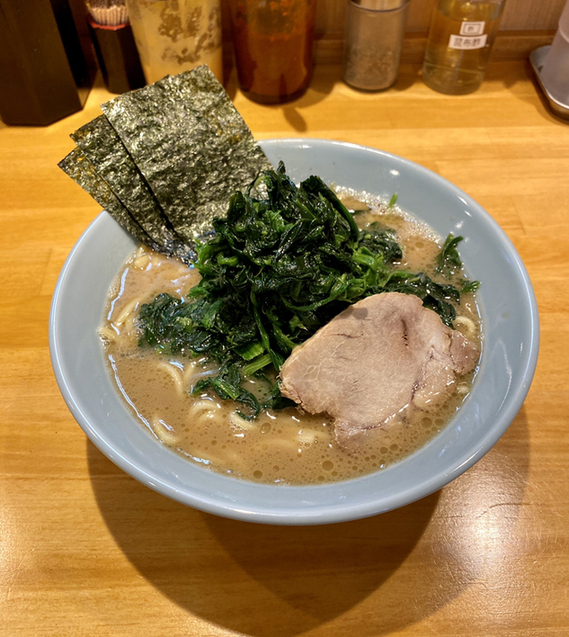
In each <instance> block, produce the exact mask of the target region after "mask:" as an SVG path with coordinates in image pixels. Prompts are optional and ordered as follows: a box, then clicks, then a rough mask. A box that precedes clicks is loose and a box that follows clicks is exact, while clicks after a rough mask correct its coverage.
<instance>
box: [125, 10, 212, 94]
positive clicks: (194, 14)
mask: <svg viewBox="0 0 569 637" xmlns="http://www.w3.org/2000/svg"><path fill="white" fill-rule="evenodd" d="M126 6H127V9H128V14H129V17H130V24H131V27H132V32H133V34H134V40H135V42H136V47H137V49H138V53H139V55H140V62H141V63H142V69H143V71H144V75H145V77H146V81H147V82H148V84H152V83H154V82H156V81H158V80H160V79H162V78H163V77H164V76H165V75H177V74H178V73H181V72H182V71H189V70H190V69H193V68H195V67H197V66H201V65H202V64H207V65H208V66H209V68H210V69H211V71H212V72H213V73H214V74H215V76H216V77H217V79H218V80H219V81H220V82H223V55H222V35H221V8H220V5H219V0H126Z"/></svg>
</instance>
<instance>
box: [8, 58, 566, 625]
mask: <svg viewBox="0 0 569 637" xmlns="http://www.w3.org/2000/svg"><path fill="white" fill-rule="evenodd" d="M228 91H229V92H230V94H231V96H232V97H233V98H234V101H235V104H236V106H237V108H238V109H239V110H240V111H241V113H242V115H243V116H244V118H245V120H246V121H247V123H248V124H249V126H250V127H251V129H252V131H253V133H254V135H255V136H256V137H257V138H258V139H265V138H274V137H298V136H301V137H302V136H306V137H320V138H326V139H336V140H343V141H349V142H355V143H360V144H365V145H368V146H373V147H376V148H380V149H383V150H386V151H389V152H392V153H395V154H398V155H402V156H403V157H406V158H408V159H410V160H413V161H415V162H418V163H419V164H422V165H423V166H426V167H428V168H430V169H431V170H434V171H435V172H437V173H439V174H441V175H443V176H444V177H446V178H447V179H449V180H450V181H452V182H453V183H455V184H456V185H458V186H459V187H461V188H462V189H464V190H465V191H466V192H468V193H469V194H470V195H471V196H472V197H473V198H474V199H476V200H477V201H478V202H479V203H480V204H481V205H482V206H484V207H485V208H486V209H487V210H488V211H489V213H490V214H491V215H492V216H493V217H494V219H496V221H497V222H498V223H499V224H500V225H501V227H502V228H503V229H504V230H505V231H506V233H507V234H508V236H509V237H510V238H511V240H512V241H513V243H514V244H515V246H516V248H517V250H518V251H519V253H520V254H521V256H522V259H523V260H524V262H525V264H526V266H527V268H528V271H529V274H530V276H531V279H532V281H533V284H534V286H535V291H536V295H537V300H538V304H539V310H540V318H541V329H542V332H541V338H542V341H541V351H540V358H539V363H538V367H537V372H536V376H535V379H534V382H533V385H532V387H531V389H530V392H529V395H528V397H527V400H526V402H525V404H524V406H523V408H522V409H521V411H520V413H519V414H518V416H517V418H516V419H515V421H514V422H513V424H512V426H511V427H510V429H509V430H508V431H507V433H506V434H505V435H504V436H503V438H502V439H501V440H500V442H499V443H498V444H497V445H496V446H495V447H494V449H492V450H491V451H490V452H489V453H488V454H487V455H486V456H485V457H484V458H483V459H482V460H481V461H480V462H479V463H478V464H477V465H475V466H474V467H473V468H472V469H470V470H469V471H468V472H466V473H465V474H464V475H463V476H462V477H460V478H459V479H457V480H455V481H454V482H453V483H451V484H450V485H448V486H447V487H445V488H444V489H442V490H441V491H440V492H438V493H435V494H433V495H431V496H429V497H427V498H425V499H423V500H421V501H419V502H416V503H414V504H411V505H409V506H407V507H405V508H403V509H400V510H397V511H393V512H391V513H387V514H384V515H380V516H376V517H373V518H369V519H366V520H361V521H355V522H350V523H343V524H339V525H332V526H318V527H305V528H295V527H292V528H289V527H273V526H263V525H255V524H249V523H244V522H238V521H232V520H227V519H222V518H218V517H215V516H213V515H209V514H205V513H201V512H199V511H195V510H192V509H190V508H186V507H185V506H183V505H181V504H178V503H176V502H173V501H170V500H169V499H167V498H165V497H163V496H161V495H158V494H157V493H154V492H153V491H151V490H150V489H148V488H146V487H145V486H143V485H141V484H139V483H138V482H137V481H136V480H134V479H133V478H131V477H129V476H128V475H126V474H124V473H123V472H122V471H121V470H119V469H118V468H117V467H116V466H115V465H114V464H113V463H112V462H111V461H109V460H108V459H107V458H106V457H105V456H103V455H102V454H101V453H100V452H99V451H98V450H97V449H96V448H95V447H94V445H93V444H91V443H90V442H89V441H88V440H87V438H86V437H85V435H84V434H83V432H82V430H81V429H80V428H79V426H78V425H77V424H76V422H75V421H74V419H73V417H72V416H71V414H70V412H69V411H68V409H67V407H66V405H65V403H64V401H63V399H62V397H61V395H60V393H59V390H58V388H57V385H56V382H55V378H54V376H53V373H52V369H51V364H50V358H49V352H48V331H47V325H48V315H49V308H50V302H51V295H52V293H53V290H54V286H55V283H56V280H57V276H58V273H59V271H60V269H61V267H62V265H63V262H64V259H65V257H66V256H67V254H68V253H69V251H70V250H71V248H72V247H73V245H74V243H75V242H76V241H77V239H78V238H79V236H80V235H81V233H82V232H83V231H84V230H85V228H86V227H87V226H88V224H89V223H90V222H91V221H92V220H93V218H94V217H95V216H96V215H97V214H98V212H99V207H98V206H97V204H95V203H94V202H93V201H92V200H91V199H90V198H89V197H88V196H87V195H86V194H85V193H84V192H83V191H82V190H81V189H80V188H79V187H78V186H76V185H75V184H74V183H73V182H72V181H71V180H70V179H69V178H68V177H67V176H66V175H64V174H63V173H62V172H61V171H60V170H59V169H58V168H57V162H58V161H59V160H60V159H62V158H63V156H64V155H65V154H66V153H67V152H68V151H69V150H71V148H72V142H71V140H70V139H69V137H68V135H69V134H70V133H71V132H72V131H74V130H75V129H77V128H78V127H79V126H80V125H82V124H83V123H85V122H87V121H89V120H91V119H92V118H93V117H95V116H96V115H97V114H98V113H99V109H98V105H99V104H100V103H102V102H104V101H106V100H107V99H109V97H110V96H109V94H108V93H107V92H106V90H105V89H104V88H102V87H101V86H98V87H96V88H95V89H94V90H93V91H92V92H91V94H90V96H89V99H88V102H87V105H86V107H85V109H84V110H83V111H82V112H80V113H77V114H75V115H73V116H71V117H68V118H66V119H64V120H62V121H59V122H57V123H55V124H53V125H52V126H49V127H46V128H19V127H5V126H3V125H2V124H0V127H1V128H0V224H1V226H0V227H1V231H0V245H1V254H2V259H1V260H0V281H2V295H1V299H0V307H1V311H2V314H1V315H2V329H1V331H0V347H1V356H2V367H3V371H2V374H1V375H0V405H1V421H0V636H1V637H32V636H33V637H45V636H48V635H49V636H54V637H55V636H57V637H62V636H67V635H70V636H73V637H80V636H82V635H85V636H87V635H88V636H89V637H91V636H92V635H97V636H98V637H104V636H107V635H108V636H112V637H119V636H120V637H122V636H130V635H133V636H134V635H136V636H137V637H138V636H140V635H141V634H142V635H144V636H145V637H151V636H156V637H166V636H168V637H177V636H182V635H184V636H185V635H192V636H198V635H199V636H202V635H208V636H209V635H211V636H214V635H215V636H221V635H252V636H255V637H273V636H276V637H280V636H283V637H289V636H296V635H307V636H308V635H310V636H311V637H317V636H318V637H320V636H325V637H329V636H344V635H346V634H351V635H358V636H372V635H373V636H376V635H377V636H379V635H405V636H417V637H424V636H429V635H437V636H445V637H450V636H454V635H457V636H458V635H460V636H465V635H469V636H473V637H474V636H476V637H483V636H492V637H494V636H498V635H500V636H501V637H506V636H510V635H511V636H516V637H529V636H530V635H531V636H532V637H533V636H541V635H543V636H544V637H545V636H547V637H554V636H559V637H561V636H566V635H569V471H568V468H567V465H568V463H569V309H568V308H569V285H568V284H567V272H568V271H569V123H564V122H561V121H560V120H558V119H556V118H555V117H553V116H552V115H551V114H550V113H549V112H548V111H547V109H546V107H545V106H544V103H543V102H542V100H541V98H540V96H539V94H538V92H537V90H536V88H535V86H534V85H533V83H532V81H531V78H530V71H529V70H528V68H527V66H526V65H525V64H524V63H521V62H510V63H501V64H494V65H492V66H491V67H490V70H489V72H488V75H487V80H486V82H485V83H484V85H483V86H482V88H481V89H480V90H479V91H477V92H476V93H474V94H472V95H468V96H462V97H449V96H444V95H439V94H437V93H434V92H433V91H431V90H429V89H428V88H427V87H426V86H424V85H423V84H422V82H421V80H420V78H419V69H418V67H415V66H403V67H402V68H401V73H400V78H399V81H398V84H397V86H396V87H395V88H393V89H391V90H389V91H387V92H385V93H380V94H362V93H357V92H355V91H353V90H351V89H349V88H348V87H346V86H345V85H344V84H342V82H341V81H340V69H339V68H338V67H325V66H323V67H319V68H317V70H316V73H315V77H314V81H313V83H312V86H311V88H310V90H309V91H308V93H307V94H306V95H305V96H304V97H303V98H302V99H301V100H299V101H297V102H294V103H292V104H289V105H285V106H282V107H264V106H259V105H256V104H254V103H252V102H250V101H248V100H247V99H246V98H244V97H243V96H242V95H241V94H240V93H239V91H237V90H236V88H235V82H234V79H233V78H231V80H230V83H229V88H228Z"/></svg>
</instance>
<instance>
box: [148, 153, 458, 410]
mask: <svg viewBox="0 0 569 637" xmlns="http://www.w3.org/2000/svg"><path fill="white" fill-rule="evenodd" d="M213 226H214V230H215V235H214V236H213V237H212V238H211V239H210V240H209V241H207V242H205V243H201V244H199V245H198V247H197V255H198V258H197V262H196V268H197V269H198V270H199V272H200V274H201V276H202V279H201V281H200V283H199V284H198V285H196V286H195V287H194V288H192V290H191V291H190V293H189V294H188V296H187V298H184V299H177V298H174V297H172V296H170V295H168V294H161V295H159V296H157V297H156V298H155V299H154V301H152V302H151V303H150V304H147V305H144V306H143V307H142V308H141V311H140V316H139V318H140V326H141V328H142V337H141V345H144V344H148V345H151V346H152V347H155V348H157V349H158V350H159V351H163V352H165V353H175V352H186V351H187V352H189V353H193V354H206V355H207V356H208V357H211V358H214V359H215V360H216V361H218V363H219V364H220V371H219V373H218V374H217V376H209V377H207V378H206V379H203V380H201V381H200V382H199V383H198V384H197V385H196V387H195V388H194V391H196V392H201V391H203V390H204V389H206V388H211V389H213V390H215V391H216V392H217V393H218V395H219V396H220V397H221V398H224V399H225V398H230V399H232V400H237V401H238V402H240V403H241V404H242V405H243V408H244V409H246V411H247V413H246V414H244V415H245V416H246V417H254V416H256V415H257V414H258V413H259V410H260V408H261V404H260V402H259V400H258V398H257V397H255V396H254V395H253V394H252V393H251V392H249V391H247V390H245V389H243V387H242V383H243V378H244V376H245V375H247V376H251V375H255V376H257V377H258V378H264V379H265V380H266V381H267V383H268V384H270V386H269V387H268V389H267V398H266V400H265V401H264V402H263V405H262V406H264V407H275V408H276V407H281V406H283V405H285V404H291V403H290V401H287V400H286V399H283V398H282V397H281V396H280V393H279V391H278V386H277V384H276V383H275V382H274V381H269V379H268V377H267V376H266V375H265V371H266V370H267V369H269V368H270V366H271V365H272V366H273V367H274V369H275V370H277V371H278V370H279V369H280V367H281V365H282V363H283V362H284V360H285V358H286V357H287V356H288V355H289V354H290V352H291V351H292V349H293V348H294V347H295V346H296V345H299V344H300V343H302V342H304V341H305V340H306V339H308V338H309V337H310V336H312V335H313V334H314V333H315V332H316V331H317V330H318V329H319V328H320V327H322V326H323V325H325V324H326V323H328V322H329V321H330V320H331V319H332V318H333V317H334V316H336V315H337V314H338V313H339V312H341V311H342V310H343V309H345V308H346V307H347V306H348V305H349V304H351V303H355V302H356V301H359V300H360V299H362V298H364V297H366V296H369V295H372V294H378V293H381V292H403V293H406V294H415V295H417V296H419V297H420V298H421V299H422V300H423V303H424V305H425V306H427V307H429V308H431V309H433V310H434V311H436V312H437V313H438V314H439V315H440V316H441V319H442V320H443V322H444V323H445V324H447V325H449V326H452V321H453V319H454V318H455V316H456V311H455V308H454V303H458V302H459V300H460V292H459V290H458V289H457V288H456V287H454V286H453V285H450V284H441V283H437V282H435V281H433V280H432V279H431V278H429V277H428V276H427V275H426V274H424V273H414V272H408V271H404V270H399V269H397V262H398V261H399V260H400V259H401V258H402V251H401V248H400V246H399V245H398V243H397V241H396V240H395V235H394V232H393V231H391V230H386V229H384V228H382V227H381V226H379V225H378V224H375V223H374V224H371V225H370V226H368V227H366V228H365V229H363V230H360V229H359V228H358V226H357V225H356V223H355V221H354V217H353V215H352V214H351V213H350V212H349V211H348V210H347V209H346V207H345V206H344V205H343V204H342V202H341V201H340V200H339V199H338V197H337V196H336V195H335V194H334V192H333V191H332V190H331V189H330V188H328V186H326V184H325V183H324V182H323V181H322V180H321V179H320V178H319V177H314V176H313V177H310V178H309V179H307V180H305V181H304V182H302V184H301V185H300V187H297V186H296V185H295V184H294V183H293V182H292V181H291V180H290V178H289V177H287V175H286V174H285V167H284V165H283V164H282V163H281V164H280V165H279V167H278V169H277V170H276V171H275V170H267V171H264V172H262V173H260V175H259V177H258V178H257V179H256V180H255V181H254V182H253V183H252V184H251V186H250V187H249V189H248V191H247V192H245V193H242V192H236V193H235V194H234V195H233V196H232V197H231V201H230V204H229V210H228V213H227V216H226V217H224V218H216V219H215V220H214V222H213ZM447 241H448V240H447ZM445 245H446V244H445ZM455 246H456V243H454V244H453V246H452V249H451V248H448V249H447V252H448V253H449V254H450V257H451V258H453V259H454V252H456V249H455ZM452 250H454V252H452ZM446 258H447V257H445V259H446ZM445 262H446V261H445Z"/></svg>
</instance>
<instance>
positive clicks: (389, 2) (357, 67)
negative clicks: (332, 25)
mask: <svg viewBox="0 0 569 637" xmlns="http://www.w3.org/2000/svg"><path fill="white" fill-rule="evenodd" d="M408 6H409V0H349V1H348V5H347V9H346V28H345V38H344V68H343V79H344V82H346V84H349V85H350V86H353V87H354V88H357V89H361V90H365V91H380V90H384V89H387V88H389V87H390V86H392V85H393V84H394V83H395V81H396V80H397V75H398V72H399V60H400V57H401V47H402V44H403V37H404V32H405V19H406V17H407V8H408Z"/></svg>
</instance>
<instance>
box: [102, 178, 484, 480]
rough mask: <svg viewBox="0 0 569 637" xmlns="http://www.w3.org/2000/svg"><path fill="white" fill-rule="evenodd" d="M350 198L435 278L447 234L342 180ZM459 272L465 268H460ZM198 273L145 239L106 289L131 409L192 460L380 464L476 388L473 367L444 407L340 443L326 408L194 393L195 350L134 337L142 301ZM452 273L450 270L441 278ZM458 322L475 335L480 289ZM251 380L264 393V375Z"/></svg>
mask: <svg viewBox="0 0 569 637" xmlns="http://www.w3.org/2000/svg"><path fill="white" fill-rule="evenodd" d="M338 194H339V196H340V197H341V198H342V199H343V200H344V202H345V204H346V206H347V207H348V208H351V209H353V210H357V211H358V212H357V213H356V219H357V220H358V224H359V225H360V227H365V226H366V225H367V224H369V223H372V222H374V221H378V222H380V223H381V224H384V225H385V226H387V227H390V228H393V229H394V230H396V232H397V239H398V241H399V243H400V244H401V245H402V247H403V259H402V262H401V264H400V267H402V268H408V269H411V270H414V271H417V272H418V271H424V272H426V273H427V274H428V275H429V276H431V277H432V278H433V279H437V278H439V280H442V279H440V277H437V275H436V273H435V272H434V269H435V258H436V256H437V254H438V253H439V251H440V246H441V241H440V238H439V237H437V236H436V235H435V234H434V233H433V232H432V231H431V230H430V229H429V228H428V227H427V226H426V225H425V224H422V223H419V222H417V221H416V220H414V219H413V218H411V217H410V216H409V215H407V214H405V213H402V212H401V211H400V210H399V209H398V208H396V207H392V206H389V205H387V204H385V203H382V202H379V201H378V200H376V199H374V198H372V197H369V196H366V195H362V194H357V193H354V192H352V191H350V190H347V189H339V190H338ZM459 276H460V277H462V276H463V275H462V274H460V275H459ZM198 280H199V273H198V272H197V271H196V270H195V269H193V268H188V267H186V266H185V265H183V264H182V263H180V262H179V261H177V260H174V259H169V258H167V257H165V256H164V255H161V254H158V253H156V252H153V251H152V250H150V249H149V248H146V247H140V248H139V249H138V250H137V251H136V252H135V253H134V254H133V255H132V256H131V257H130V258H129V259H128V261H127V263H126V264H125V267H124V269H123V270H122V272H121V273H120V275H119V277H118V278H117V281H116V282H115V284H114V285H113V287H112V289H111V290H110V293H109V303H108V307H107V311H106V318H105V321H104V324H103V325H102V327H101V337H102V339H103V342H104V346H105V352H106V357H107V360H108V364H109V368H110V371H111V374H112V375H113V376H114V378H115V379H116V382H117V386H118V387H119V388H120V391H121V392H122V393H123V396H124V398H125V400H126V402H127V404H128V406H129V409H131V410H132V411H133V412H134V414H135V416H136V417H137V418H138V419H139V420H140V421H141V424H142V425H143V426H145V427H146V428H147V429H148V430H149V431H150V432H151V434H152V435H154V436H155V437H156V438H157V439H158V440H160V441H161V442H162V443H164V444H166V445H168V446H169V447H171V448H172V449H174V450H175V451H177V452H178V453H180V454H181V455H183V456H185V457H187V458H188V460H189V461H191V462H195V463H198V464H201V465H205V466H208V467H210V468H211V469H213V470H215V471H218V472H220V473H223V474H227V475H231V476H235V477H238V478H242V479H245V480H251V481H255V482H263V483H271V484H272V483H284V484H289V485H304V484H319V483H325V482H333V481H338V480H346V479H349V478H355V477H358V476H361V475H364V474H368V473H372V472H374V471H377V470H381V469H383V468H385V467H387V466H389V465H390V464H393V463H394V462H397V461H398V460H401V459H402V458H404V457H405V456H407V455H409V454H411V453H413V452H414V451H415V450H417V449H419V448H420V447H422V446H423V445H425V444H426V443H427V442H428V441H429V440H430V439H431V438H433V436H435V435H436V434H437V433H438V432H439V431H441V430H442V429H443V428H444V427H445V425H446V423H447V422H448V421H449V420H450V419H451V418H452V416H453V414H454V413H455V412H456V410H457V409H458V408H459V407H460V404H461V403H462V402H463V400H464V399H465V397H466V396H467V395H468V393H469V391H470V387H471V384H472V380H473V374H474V373H471V374H468V375H466V376H464V377H461V378H459V379H458V380H457V382H456V388H455V391H454V393H453V395H452V396H451V398H450V399H449V400H448V401H447V402H446V403H445V404H444V405H443V406H442V407H440V408H439V409H438V411H434V412H430V413H428V414H427V413H423V414H422V415H418V416H417V417H416V418H414V419H413V420H412V421H411V422H400V423H398V424H394V425H392V426H390V427H389V428H388V429H387V430H385V431H383V430H379V429H375V430H373V431H372V432H371V433H370V434H368V435H367V437H366V440H365V445H364V446H362V445H360V446H359V448H358V449H357V450H353V451H348V450H346V449H344V448H341V447H340V446H339V445H338V444H337V443H336V442H335V441H334V436H333V425H332V424H331V421H330V419H328V418H327V417H326V415H310V414H306V413H301V412H300V411H299V410H298V409H297V408H295V407H289V408H286V409H283V410H271V411H262V412H261V414H260V415H259V417H258V418H257V419H256V420H254V421H251V422H250V421H247V420H245V419H243V418H241V417H240V416H239V415H238V414H237V413H236V405H235V403H233V402H231V401H222V400H221V399H220V398H219V397H218V396H217V395H216V394H215V393H211V394H202V395H197V396H196V395H192V394H191V390H192V387H193V385H194V384H195V383H196V382H197V380H198V379H199V378H202V377H203V376H204V375H207V374H208V373H211V372H212V371H214V370H215V367H213V366H212V365H208V363H207V361H205V360H204V359H199V358H193V357H191V356H189V355H177V356H175V357H171V356H166V355H161V354H158V353H157V352H156V351H155V350H153V349H151V348H149V347H145V348H141V347H139V345H138V340H139V333H138V330H137V325H136V317H137V315H138V310H139V308H140V306H141V305H142V304H143V303H148V302H150V301H152V299H153V298H154V297H155V296H156V295H157V294H159V293H161V292H168V293H170V294H172V295H175V296H179V297H183V296H184V295H185V294H186V293H187V292H188V290H189V289H190V288H191V287H192V286H193V285H195V284H196V283H197V282H198ZM445 281H446V280H445ZM457 316H458V318H457V319H456V321H455V328H456V329H458V330H460V331H461V332H462V333H463V334H464V335H465V336H466V337H467V338H469V339H470V340H472V341H475V342H479V341H480V338H481V334H480V319H479V314H478V310H477V306H476V302H475V299H474V297H473V296H472V295H471V294H465V295H462V298H461V304H460V306H459V307H458V308H457ZM247 389H249V390H250V391H252V392H253V393H255V394H256V395H257V396H258V397H262V395H263V392H264V391H266V389H265V386H264V384H263V383H262V382H261V381H257V380H255V379H252V380H250V381H248V382H247Z"/></svg>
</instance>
